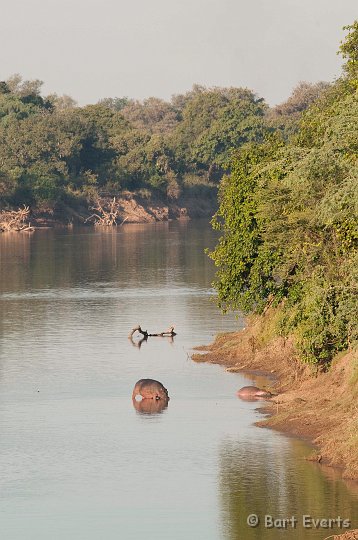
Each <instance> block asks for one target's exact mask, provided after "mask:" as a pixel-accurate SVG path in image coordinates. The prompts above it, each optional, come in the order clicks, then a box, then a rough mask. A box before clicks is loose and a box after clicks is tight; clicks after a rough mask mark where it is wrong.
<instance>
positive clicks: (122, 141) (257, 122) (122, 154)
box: [0, 75, 325, 215]
mask: <svg viewBox="0 0 358 540" xmlns="http://www.w3.org/2000/svg"><path fill="white" fill-rule="evenodd" d="M323 88H325V84H323V83H319V84H317V85H310V84H307V83H302V84H300V85H299V86H298V88H297V89H295V91H294V92H293V94H292V96H291V97H290V98H289V99H288V100H287V102H286V103H284V104H282V105H281V106H279V107H276V108H273V109H270V108H269V107H268V105H267V104H266V103H265V101H264V99H262V98H260V97H258V96H257V95H256V94H255V93H254V92H253V91H251V90H249V89H247V88H205V87H203V86H199V85H195V86H194V87H193V88H192V90H190V91H189V92H187V93H185V94H180V95H175V96H173V97H172V99H171V100H170V101H169V102H167V101H164V100H162V99H158V98H153V97H151V98H148V99H146V100H144V101H138V100H133V99H129V98H126V97H122V98H106V99H103V100H101V101H99V102H98V103H97V104H94V105H87V106H84V107H78V106H77V105H76V103H75V101H74V100H73V99H72V98H71V97H69V96H58V95H56V94H53V95H48V96H43V95H42V94H41V89H42V82H41V81H39V80H30V81H27V80H23V79H22V77H21V76H20V75H14V76H12V77H10V78H9V79H8V80H7V81H2V82H0V210H1V209H2V210H4V209H9V208H10V209H11V208H14V207H19V206H20V205H26V206H29V207H30V208H32V209H37V210H40V211H41V210H42V209H43V210H55V211H56V212H57V213H58V214H59V215H61V212H62V213H63V212H64V211H65V209H66V208H68V207H70V208H75V209H76V208H77V209H78V208H83V209H88V208H90V207H91V205H93V202H94V201H96V200H97V199H98V197H101V196H105V197H106V196H107V197H113V196H118V195H120V194H121V193H124V192H128V191H129V192H131V193H134V194H135V195H137V196H140V197H143V198H149V199H150V198H152V197H159V198H162V199H164V200H168V201H175V200H177V199H179V198H180V197H181V195H182V194H183V193H184V194H185V195H187V196H189V197H190V196H193V197H202V198H205V197H208V196H209V195H210V194H213V193H214V195H215V193H216V190H217V186H218V184H219V182H220V180H221V178H222V176H223V174H224V173H225V172H227V171H228V170H229V167H230V161H231V158H232V154H233V151H234V150H235V149H238V148H240V147H242V146H244V145H247V144H250V143H260V142H262V141H264V140H265V137H266V136H267V134H268V133H270V132H272V131H275V130H276V129H279V130H281V131H282V130H283V131H285V132H286V131H287V132H290V130H292V129H294V128H293V124H294V122H295V119H296V117H297V115H300V114H301V112H302V111H303V110H304V109H305V108H307V106H308V105H309V103H311V102H312V101H313V100H314V99H315V98H316V97H317V95H319V94H320V93H321V92H322V90H323Z"/></svg>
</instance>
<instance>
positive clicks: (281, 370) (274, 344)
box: [192, 313, 358, 482]
mask: <svg viewBox="0 0 358 540" xmlns="http://www.w3.org/2000/svg"><path fill="white" fill-rule="evenodd" d="M272 318H273V317H272V313H267V314H266V315H265V316H263V317H258V318H256V319H251V320H250V321H249V324H248V326H247V328H246V329H244V330H242V331H239V332H233V333H229V334H219V335H218V336H217V337H216V339H215V341H214V342H213V343H212V344H210V345H208V346H202V347H197V348H196V350H197V351H198V352H197V353H194V354H193V356H192V358H193V360H194V361H196V362H209V363H215V364H219V365H222V366H224V367H225V368H226V369H227V371H230V372H238V373H242V374H244V375H248V376H249V377H250V378H251V379H252V380H253V384H255V385H256V386H259V387H260V388H264V389H267V390H269V391H271V392H272V393H274V394H277V395H276V396H274V397H272V398H271V399H269V400H267V405H265V406H264V407H263V408H262V410H263V412H264V413H268V417H267V418H265V419H263V420H261V421H259V422H257V425H258V426H260V427H269V428H271V429H275V430H278V431H280V432H283V433H286V434H287V435H290V436H294V437H299V438H302V439H304V440H306V441H307V442H309V443H310V444H312V446H313V448H315V449H316V450H314V451H313V453H312V455H311V456H310V457H309V458H308V459H310V460H312V461H316V462H318V463H320V464H324V465H329V466H333V467H336V468H337V469H339V470H340V471H341V472H342V477H343V478H344V479H347V480H352V481H355V482H357V481H358V453H357V448H358V432H357V418H358V415H357V412H358V411H357V386H358V384H357V379H358V378H357V375H356V373H357V366H358V354H357V351H356V352H354V351H351V352H348V353H346V354H342V355H341V356H340V357H338V358H337V359H336V360H335V361H334V362H333V364H332V367H331V369H330V371H329V372H327V373H324V372H320V371H318V370H316V371H313V369H312V367H309V366H307V365H306V366H305V365H303V364H302V363H301V362H300V361H299V360H298V358H297V355H296V353H295V348H294V344H293V341H292V340H291V339H285V338H281V337H280V338H277V337H275V336H274V335H273V333H272V331H271V322H272ZM203 353H204V354H203Z"/></svg>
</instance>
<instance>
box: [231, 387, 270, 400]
mask: <svg viewBox="0 0 358 540" xmlns="http://www.w3.org/2000/svg"><path fill="white" fill-rule="evenodd" d="M237 395H238V396H239V398H241V399H246V400H248V401H250V400H255V399H260V398H270V397H272V394H271V392H268V391H267V390H261V388H258V387H257V386H243V387H242V388H240V390H238V392H237Z"/></svg>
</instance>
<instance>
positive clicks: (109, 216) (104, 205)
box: [85, 197, 127, 227]
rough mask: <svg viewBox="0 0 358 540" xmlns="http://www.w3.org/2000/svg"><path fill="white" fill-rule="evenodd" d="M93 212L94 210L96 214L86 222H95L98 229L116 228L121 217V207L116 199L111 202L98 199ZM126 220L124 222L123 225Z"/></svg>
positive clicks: (92, 208) (92, 207)
mask: <svg viewBox="0 0 358 540" xmlns="http://www.w3.org/2000/svg"><path fill="white" fill-rule="evenodd" d="M91 210H94V211H95V213H94V214H92V215H91V216H89V217H88V218H87V219H86V220H85V222H87V221H93V222H94V225H95V226H96V227H116V226H117V225H118V223H117V220H118V218H119V216H120V211H121V205H120V204H119V202H118V201H117V200H116V198H115V197H113V199H110V200H108V199H97V201H96V205H95V206H91ZM126 219H127V218H126ZM126 219H124V220H123V221H122V223H121V225H123V223H124V222H125V221H126Z"/></svg>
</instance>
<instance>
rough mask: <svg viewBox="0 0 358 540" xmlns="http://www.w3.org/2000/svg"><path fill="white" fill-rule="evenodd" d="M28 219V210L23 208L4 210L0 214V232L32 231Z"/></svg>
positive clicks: (26, 207)
mask: <svg viewBox="0 0 358 540" xmlns="http://www.w3.org/2000/svg"><path fill="white" fill-rule="evenodd" d="M29 217H30V208H29V207H28V206H24V207H23V208H19V209H18V210H4V211H3V212H0V232H10V231H28V232H32V231H34V227H32V226H31V223H29V221H28V219H29Z"/></svg>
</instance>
